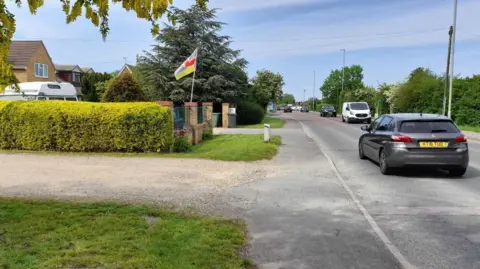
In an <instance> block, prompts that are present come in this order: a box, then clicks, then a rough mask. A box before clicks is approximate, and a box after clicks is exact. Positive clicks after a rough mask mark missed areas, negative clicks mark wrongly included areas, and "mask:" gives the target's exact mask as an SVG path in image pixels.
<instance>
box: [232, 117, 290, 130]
mask: <svg viewBox="0 0 480 269" xmlns="http://www.w3.org/2000/svg"><path fill="white" fill-rule="evenodd" d="M264 124H270V128H282V127H283V126H284V125H285V121H284V120H282V119H278V118H272V117H265V118H264V119H263V121H262V122H261V123H259V124H254V125H239V126H237V127H238V128H250V129H261V128H263V125H264Z"/></svg>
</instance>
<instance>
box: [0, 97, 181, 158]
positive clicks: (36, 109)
mask: <svg viewBox="0 0 480 269" xmlns="http://www.w3.org/2000/svg"><path fill="white" fill-rule="evenodd" d="M2 107H3V108H2ZM172 145H173V122H172V114H171V112H170V110H169V109H168V108H166V107H162V106H159V105H157V104H152V103H112V104H108V103H87V102H65V101H45V102H39V101H15V102H9V103H7V104H5V103H4V102H0V148H2V149H18V150H54V151H74V152H81V151H87V152H160V151H169V150H170V148H171V146H172Z"/></svg>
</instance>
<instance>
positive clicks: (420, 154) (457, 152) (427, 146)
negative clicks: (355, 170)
mask: <svg viewBox="0 0 480 269" xmlns="http://www.w3.org/2000/svg"><path fill="white" fill-rule="evenodd" d="M361 129H362V130H363V131H365V132H366V133H365V134H363V135H362V136H360V138H359V141H358V155H359V157H360V159H365V158H369V159H371V160H373V161H376V162H378V163H379V165H380V171H381V172H382V174H385V175H388V174H391V173H392V172H393V170H394V169H395V168H399V167H405V166H427V167H432V168H440V169H444V170H447V171H448V172H449V173H450V175H452V176H456V177H460V176H463V175H464V174H465V172H466V171H467V167H468V162H469V154H468V143H467V138H466V137H465V135H463V134H462V133H461V132H460V130H459V129H458V128H457V126H455V124H454V123H453V121H452V120H451V119H449V118H447V117H445V116H442V115H434V114H416V113H415V114H388V115H382V116H380V117H379V118H377V119H376V120H375V121H374V122H372V124H370V125H365V126H362V127H361Z"/></svg>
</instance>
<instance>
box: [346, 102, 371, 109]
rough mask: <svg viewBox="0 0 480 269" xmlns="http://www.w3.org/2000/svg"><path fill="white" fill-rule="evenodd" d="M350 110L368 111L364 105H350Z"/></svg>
mask: <svg viewBox="0 0 480 269" xmlns="http://www.w3.org/2000/svg"><path fill="white" fill-rule="evenodd" d="M350 109H353V110H368V105H367V104H365V103H350Z"/></svg>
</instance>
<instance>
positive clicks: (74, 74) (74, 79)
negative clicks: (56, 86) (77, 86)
mask: <svg viewBox="0 0 480 269" xmlns="http://www.w3.org/2000/svg"><path fill="white" fill-rule="evenodd" d="M72 76H73V77H72V81H73V82H80V73H76V72H73V74H72Z"/></svg>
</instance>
